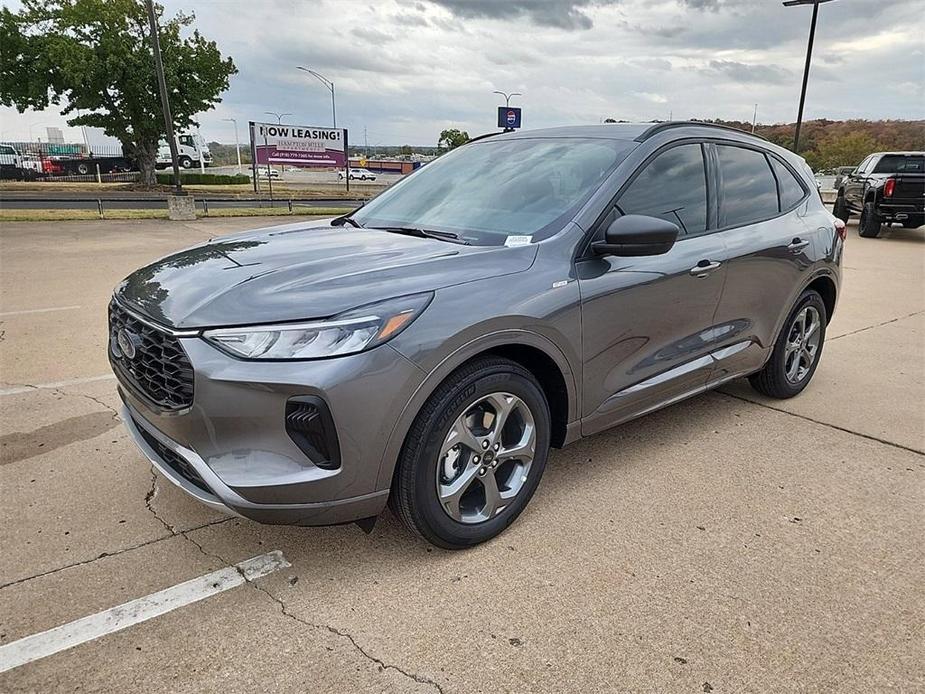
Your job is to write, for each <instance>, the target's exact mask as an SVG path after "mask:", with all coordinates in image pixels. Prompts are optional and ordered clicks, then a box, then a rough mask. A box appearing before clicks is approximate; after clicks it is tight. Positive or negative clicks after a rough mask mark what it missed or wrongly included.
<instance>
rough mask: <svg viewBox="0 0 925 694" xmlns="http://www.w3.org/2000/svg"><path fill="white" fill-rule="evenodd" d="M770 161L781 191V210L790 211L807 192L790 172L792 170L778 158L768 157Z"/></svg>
mask: <svg viewBox="0 0 925 694" xmlns="http://www.w3.org/2000/svg"><path fill="white" fill-rule="evenodd" d="M768 159H770V160H771V168H772V169H774V175H775V176H776V177H777V185H778V187H779V189H780V209H781V210H789V209H790V208H792V207H793V206H794V205H796V204H797V203H798V202H800V200H802V199H803V196H804V195H806V190H805V189H804V188H803V186H802V185H800V182H799V181H798V180H797V178H796V176H794V175H793V174H792V173H791V172H790V169H788V168H787V167H786V166H784V165H783V163H781V161H780V160H779V159H778V158H777V157H768Z"/></svg>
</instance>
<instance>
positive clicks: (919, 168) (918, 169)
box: [874, 154, 925, 173]
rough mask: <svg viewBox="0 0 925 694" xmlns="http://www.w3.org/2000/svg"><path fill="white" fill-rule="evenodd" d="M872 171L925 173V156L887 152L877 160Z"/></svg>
mask: <svg viewBox="0 0 925 694" xmlns="http://www.w3.org/2000/svg"><path fill="white" fill-rule="evenodd" d="M874 173H925V156H922V155H918V156H910V155H908V154H887V155H885V156H884V157H883V158H882V159H880V161H879V162H877V166H876V167H875V168H874Z"/></svg>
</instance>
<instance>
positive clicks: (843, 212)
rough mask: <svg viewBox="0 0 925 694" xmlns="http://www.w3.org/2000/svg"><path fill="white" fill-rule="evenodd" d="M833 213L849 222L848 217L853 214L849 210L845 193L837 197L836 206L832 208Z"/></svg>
mask: <svg viewBox="0 0 925 694" xmlns="http://www.w3.org/2000/svg"><path fill="white" fill-rule="evenodd" d="M832 214H833V215H835V216H836V217H838V218H839V219H840V220H842V221H843V222H844V223H845V224H847V223H848V218H849V217H850V216H851V212H850V211H849V210H848V203H847V202H846V201H845V196H844V195H839V196H838V197H837V198H835V207H834V208H832Z"/></svg>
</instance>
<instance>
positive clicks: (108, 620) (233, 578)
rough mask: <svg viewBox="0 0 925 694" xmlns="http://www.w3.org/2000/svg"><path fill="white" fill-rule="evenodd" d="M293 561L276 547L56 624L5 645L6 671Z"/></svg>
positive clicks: (0, 662)
mask: <svg viewBox="0 0 925 694" xmlns="http://www.w3.org/2000/svg"><path fill="white" fill-rule="evenodd" d="M289 566H291V564H290V563H289V562H287V561H286V559H285V557H283V553H282V552H280V551H279V550H274V551H273V552H268V553H267V554H261V555H260V556H259V557H253V558H251V559H248V560H246V561H242V562H241V563H240V564H237V565H236V567H237V568H235V567H232V566H229V567H226V568H224V569H219V570H218V571H213V572H212V573H210V574H206V575H205V576H200V577H199V578H194V579H192V580H190V581H186V582H185V583H180V584H178V585H175V586H172V587H170V588H167V589H165V590H162V591H159V592H157V593H151V595H146V596H145V597H143V598H138V599H137V600H132V601H131V602H127V603H124V604H122V605H117V606H116V607H112V608H110V609H108V610H105V611H104V612H97V613H96V614H92V615H90V616H88V617H83V618H81V619H78V620H75V621H73V622H69V623H68V624H62V625H61V626H59V627H55V628H54V629H49V630H48V631H43V632H41V633H39V634H33V635H32V636H27V637H26V638H24V639H19V641H13V642H12V643H10V644H7V645H5V646H0V672H6V671H7V670H12V669H13V668H16V667H19V666H21V665H25V664H26V663H31V662H32V661H34V660H39V659H40V658H46V657H48V656H50V655H54V654H55V653H60V652H61V651H65V650H67V649H68V648H73V647H74V646H79V645H80V644H82V643H86V642H87V641H92V640H94V639H98V638H100V637H101V636H105V635H106V634H111V633H113V632H116V631H121V630H123V629H127V628H128V627H130V626H133V625H135V624H140V623H141V622H145V621H147V620H149V619H152V618H154V617H158V616H160V615H162V614H166V613H168V612H171V611H173V610H176V609H177V608H180V607H184V606H186V605H190V604H192V603H194V602H198V601H200V600H203V599H205V598H208V597H210V596H212V595H217V594H218V593H222V592H224V591H226V590H230V589H231V588H236V587H237V586H240V585H241V584H243V583H244V581H245V580H247V581H254V580H256V579H258V578H260V577H262V576H266V575H267V574H271V573H273V572H274V571H279V570H280V569H285V568H287V567H289Z"/></svg>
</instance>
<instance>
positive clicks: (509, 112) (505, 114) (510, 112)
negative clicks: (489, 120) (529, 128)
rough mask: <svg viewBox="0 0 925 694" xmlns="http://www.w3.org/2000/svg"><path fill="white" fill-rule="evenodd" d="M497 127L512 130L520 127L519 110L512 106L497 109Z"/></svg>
mask: <svg viewBox="0 0 925 694" xmlns="http://www.w3.org/2000/svg"><path fill="white" fill-rule="evenodd" d="M498 127H499V128H505V129H509V130H513V129H514V128H519V127H520V109H519V108H514V107H513V106H499V107H498Z"/></svg>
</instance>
